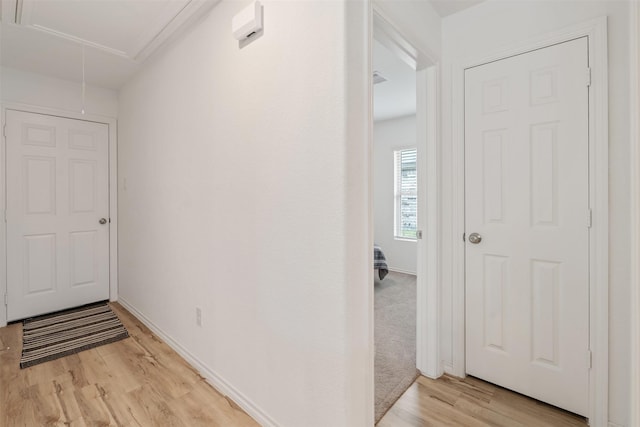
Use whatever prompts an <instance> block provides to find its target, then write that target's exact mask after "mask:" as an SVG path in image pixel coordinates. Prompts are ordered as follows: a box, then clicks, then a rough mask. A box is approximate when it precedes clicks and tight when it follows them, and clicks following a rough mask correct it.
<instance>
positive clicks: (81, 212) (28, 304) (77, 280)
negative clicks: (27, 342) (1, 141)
mask: <svg viewBox="0 0 640 427" xmlns="http://www.w3.org/2000/svg"><path fill="white" fill-rule="evenodd" d="M6 119H7V120H6V124H7V130H6V135H7V137H6V147H7V150H6V152H7V291H8V292H7V293H8V300H9V301H8V306H7V312H8V320H9V321H11V320H16V319H23V318H26V317H30V316H34V315H38V314H43V313H49V312H53V311H57V310H61V309H65V308H70V307H74V306H78V305H82V304H87V303H91V302H95V301H99V300H105V299H108V298H109V276H108V275H109V224H108V222H107V223H106V224H100V223H99V221H100V219H101V218H105V219H107V218H109V187H108V185H109V182H108V177H109V173H108V162H109V158H108V126H107V125H106V124H101V123H94V122H87V121H81V120H73V119H67V118H60V117H55V116H49V115H43V114H34V113H27V112H21V111H13V110H7V117H6Z"/></svg>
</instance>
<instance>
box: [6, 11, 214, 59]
mask: <svg viewBox="0 0 640 427" xmlns="http://www.w3.org/2000/svg"><path fill="white" fill-rule="evenodd" d="M219 1H220V0H188V1H187V3H186V4H185V5H184V6H183V7H182V8H180V9H179V10H177V11H176V12H175V14H174V15H173V16H172V17H170V19H168V20H167V21H166V22H158V23H157V26H156V27H155V29H153V30H151V31H150V32H147V33H146V34H144V33H143V35H142V36H141V38H140V40H143V41H142V42H139V45H138V46H135V44H136V43H135V41H134V43H133V44H134V46H135V47H134V48H133V49H132V50H131V51H130V52H125V51H123V50H120V49H116V48H113V47H109V46H105V45H103V44H100V43H96V42H93V41H90V40H86V39H83V38H81V37H77V36H74V35H72V34H67V33H65V32H62V31H58V30H54V29H52V28H48V27H45V26H42V25H39V24H32V23H30V21H31V14H32V8H33V4H34V3H33V0H2V7H1V15H0V16H3V17H5V18H8V20H7V22H8V23H9V24H16V25H20V26H22V27H24V28H28V29H31V30H34V31H39V32H44V33H47V34H48V35H50V36H53V37H56V38H59V39H63V40H66V41H69V42H71V43H74V44H78V45H82V46H86V47H91V48H94V49H96V50H100V51H102V52H105V53H108V54H110V55H115V56H118V57H120V58H125V59H128V60H130V61H133V62H137V63H141V62H143V61H144V60H146V59H147V58H149V57H150V56H151V55H152V54H153V53H154V52H155V51H156V50H158V49H159V48H160V47H161V46H163V45H165V44H167V43H169V42H170V41H171V40H173V39H174V38H175V37H177V35H178V33H179V32H180V30H182V29H184V28H185V27H187V26H188V25H189V24H191V23H193V22H195V21H196V20H197V19H199V18H200V17H202V16H204V14H205V13H207V12H208V11H209V10H210V9H211V8H212V7H213V6H215V5H216V4H217V3H218V2H219ZM154 33H155V34H154ZM145 39H146V40H145Z"/></svg>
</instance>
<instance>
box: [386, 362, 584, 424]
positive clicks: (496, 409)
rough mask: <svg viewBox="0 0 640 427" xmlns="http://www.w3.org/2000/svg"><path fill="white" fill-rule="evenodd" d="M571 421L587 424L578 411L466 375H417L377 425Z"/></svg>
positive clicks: (548, 422)
mask: <svg viewBox="0 0 640 427" xmlns="http://www.w3.org/2000/svg"><path fill="white" fill-rule="evenodd" d="M418 426H420V427H426V426H464V427H487V426H504V427H573V426H580V427H585V426H587V423H586V420H585V419H584V418H582V417H579V416H577V415H574V414H571V413H569V412H566V411H563V410H561V409H558V408H555V407H553V406H550V405H547V404H545V403H542V402H539V401H537V400H534V399H530V398H528V397H525V396H522V395H520V394H517V393H514V392H512V391H509V390H506V389H504V388H502V387H497V386H495V385H493V384H489V383H487V382H484V381H481V380H479V379H477V378H473V377H467V378H465V379H464V380H461V379H458V378H454V377H450V376H447V375H445V376H443V377H441V378H438V379H437V380H431V379H429V378H425V377H418V379H417V380H416V382H414V383H413V385H412V386H411V387H409V389H408V390H407V391H406V392H405V393H404V394H403V395H402V396H401V397H400V399H398V401H397V402H396V403H395V404H394V405H393V406H392V407H391V409H390V410H389V412H387V413H386V414H385V416H384V417H383V418H382V419H381V420H380V422H379V423H378V427H418Z"/></svg>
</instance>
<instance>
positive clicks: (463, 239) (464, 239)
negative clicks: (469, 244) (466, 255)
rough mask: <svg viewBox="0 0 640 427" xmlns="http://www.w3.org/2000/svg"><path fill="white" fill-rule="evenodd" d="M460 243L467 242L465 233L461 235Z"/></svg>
mask: <svg viewBox="0 0 640 427" xmlns="http://www.w3.org/2000/svg"><path fill="white" fill-rule="evenodd" d="M462 241H463V242H466V241H467V233H462Z"/></svg>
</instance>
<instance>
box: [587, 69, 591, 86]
mask: <svg viewBox="0 0 640 427" xmlns="http://www.w3.org/2000/svg"><path fill="white" fill-rule="evenodd" d="M587 86H591V68H587Z"/></svg>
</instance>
